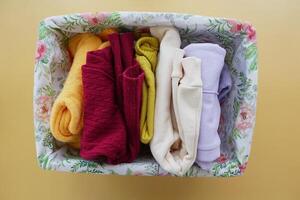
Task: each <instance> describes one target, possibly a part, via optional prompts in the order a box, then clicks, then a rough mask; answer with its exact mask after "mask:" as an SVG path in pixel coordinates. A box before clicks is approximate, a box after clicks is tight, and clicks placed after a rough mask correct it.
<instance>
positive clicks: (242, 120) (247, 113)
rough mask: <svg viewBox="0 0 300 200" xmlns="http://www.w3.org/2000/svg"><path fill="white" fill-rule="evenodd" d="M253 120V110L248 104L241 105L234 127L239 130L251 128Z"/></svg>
mask: <svg viewBox="0 0 300 200" xmlns="http://www.w3.org/2000/svg"><path fill="white" fill-rule="evenodd" d="M253 121H254V112H253V110H252V107H251V106H249V105H243V106H241V108H240V113H239V115H238V117H237V123H236V127H237V128H238V129H239V130H246V129H248V128H251V127H252V125H253Z"/></svg>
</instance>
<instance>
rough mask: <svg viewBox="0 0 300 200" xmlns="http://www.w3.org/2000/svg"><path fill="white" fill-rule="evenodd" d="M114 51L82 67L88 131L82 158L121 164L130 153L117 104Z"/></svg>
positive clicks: (107, 50) (99, 53) (108, 49)
mask: <svg viewBox="0 0 300 200" xmlns="http://www.w3.org/2000/svg"><path fill="white" fill-rule="evenodd" d="M112 56H113V55H112V51H111V47H106V48H104V49H100V50H97V51H92V52H89V53H88V54H87V62H86V64H85V65H84V66H83V67H82V78H83V89H84V109H85V111H84V121H83V122H84V128H83V134H82V138H81V149H80V156H81V157H82V158H84V159H87V160H96V161H97V160H102V159H103V160H105V161H106V162H107V163H110V164H117V163H119V162H120V159H121V158H122V156H124V154H125V153H126V150H127V147H126V145H127V144H126V143H127V136H126V126H125V123H124V120H123V117H122V113H121V111H120V109H119V106H118V104H117V98H116V93H115V79H116V78H115V76H114V69H113V66H112V63H113V62H112V61H113V59H112V58H113V57H112Z"/></svg>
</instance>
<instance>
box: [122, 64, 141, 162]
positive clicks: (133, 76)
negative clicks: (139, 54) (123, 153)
mask: <svg viewBox="0 0 300 200" xmlns="http://www.w3.org/2000/svg"><path fill="white" fill-rule="evenodd" d="M122 77H123V83H122V85H123V112H124V118H125V122H126V126H127V141H128V148H129V149H128V154H127V156H129V157H128V159H127V160H129V161H132V160H134V159H135V158H136V157H137V155H138V153H139V150H140V113H141V103H142V85H143V81H144V72H143V71H142V69H141V68H140V66H139V65H138V63H137V62H135V66H132V67H129V68H127V69H126V70H125V72H124V73H123V76H122Z"/></svg>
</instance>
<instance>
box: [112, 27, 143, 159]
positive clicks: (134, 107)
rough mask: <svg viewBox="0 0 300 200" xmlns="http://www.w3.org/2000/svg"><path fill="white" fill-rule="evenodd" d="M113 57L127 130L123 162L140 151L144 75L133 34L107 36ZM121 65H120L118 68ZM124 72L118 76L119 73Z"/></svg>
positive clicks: (119, 100) (134, 156) (132, 157)
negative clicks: (135, 53) (137, 58)
mask: <svg viewBox="0 0 300 200" xmlns="http://www.w3.org/2000/svg"><path fill="white" fill-rule="evenodd" d="M108 40H109V42H110V44H111V46H112V51H113V55H114V69H115V72H116V77H118V78H117V79H118V82H117V85H119V86H117V87H116V90H117V92H116V93H117V94H118V98H119V99H118V102H120V103H119V105H120V107H121V110H122V113H123V116H124V120H125V122H126V127H127V148H128V149H127V154H126V156H125V157H124V158H123V159H124V161H125V162H131V161H133V160H134V159H136V157H137V155H138V153H139V150H140V112H141V102H142V85H143V81H144V72H143V70H142V69H141V68H140V66H139V64H138V62H137V61H136V60H135V58H134V36H133V33H132V32H127V33H122V34H118V33H114V34H111V35H110V36H109V37H108ZM120 65H121V66H120ZM121 69H122V70H123V71H122V73H121V74H120V73H119V72H120V71H121ZM118 90H121V91H118Z"/></svg>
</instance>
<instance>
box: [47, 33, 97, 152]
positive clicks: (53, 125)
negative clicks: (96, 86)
mask: <svg viewBox="0 0 300 200" xmlns="http://www.w3.org/2000/svg"><path fill="white" fill-rule="evenodd" d="M100 44H101V40H100V38H98V37H97V36H95V35H93V34H90V33H83V34H78V35H76V36H74V37H72V38H71V39H70V41H69V46H68V48H69V51H70V53H71V55H72V56H73V63H72V66H71V68H70V72H69V74H68V77H67V79H66V81H65V83H64V87H63V89H62V91H61V92H60V94H59V95H58V97H57V98H56V100H55V102H54V104H53V107H52V111H51V117H50V129H51V132H52V134H53V136H54V137H55V138H56V139H57V140H59V141H61V142H66V143H69V144H70V145H72V146H73V147H76V148H79V141H80V134H81V131H82V126H83V122H82V120H83V102H82V101H83V99H82V98H83V97H82V96H83V94H82V77H81V66H82V65H83V64H84V63H85V60H86V53H87V52H88V51H92V50H95V49H97V47H99V45H100Z"/></svg>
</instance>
